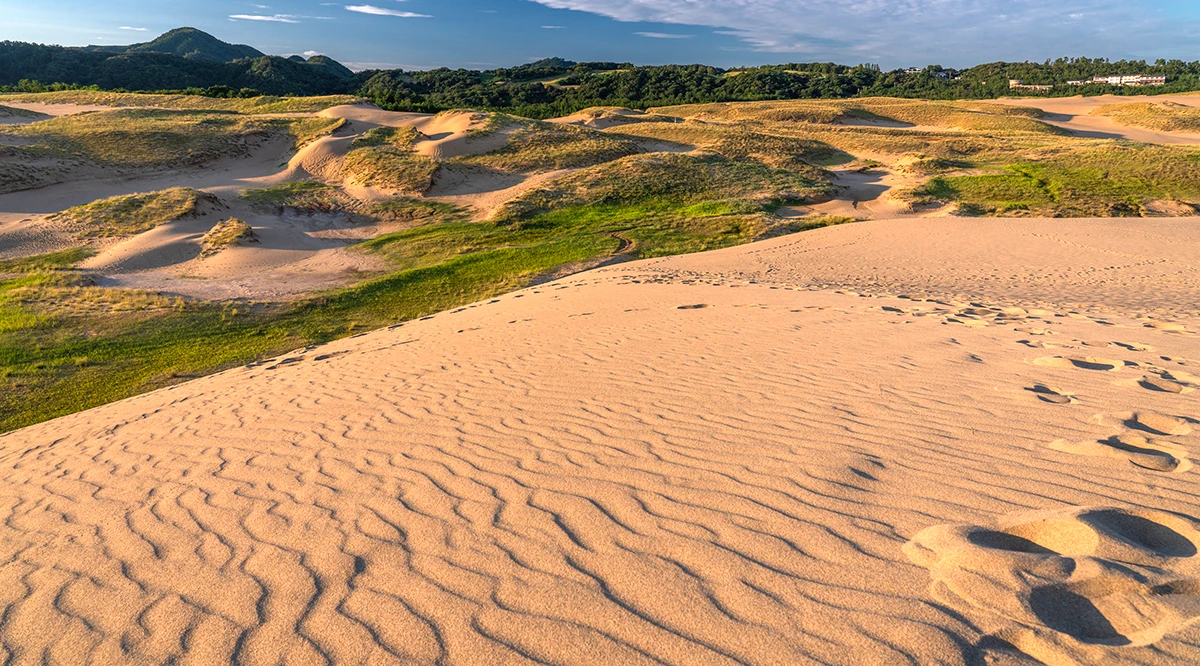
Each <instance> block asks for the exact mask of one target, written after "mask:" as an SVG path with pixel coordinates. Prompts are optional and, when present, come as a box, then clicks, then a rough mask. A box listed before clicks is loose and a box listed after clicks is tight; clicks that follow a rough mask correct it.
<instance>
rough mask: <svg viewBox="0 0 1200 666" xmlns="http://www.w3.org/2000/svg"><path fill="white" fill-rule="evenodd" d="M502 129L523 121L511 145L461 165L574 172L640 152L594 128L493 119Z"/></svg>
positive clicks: (633, 145) (630, 143)
mask: <svg viewBox="0 0 1200 666" xmlns="http://www.w3.org/2000/svg"><path fill="white" fill-rule="evenodd" d="M493 118H494V119H495V123H496V125H497V126H499V127H508V126H511V125H512V124H513V123H514V122H520V127H519V128H517V129H516V130H514V131H513V133H512V136H511V137H510V138H509V141H508V145H506V146H505V147H504V148H501V149H500V150H496V151H493V152H490V153H487V154H486V155H471V156H467V157H460V158H457V159H456V160H455V161H457V162H459V163H462V164H470V165H474V166H482V167H487V168H491V169H497V170H499V171H505V172H509V173H528V172H536V171H553V170H557V169H574V168H580V167H587V166H592V165H596V164H602V163H604V162H609V161H612V160H615V159H619V158H621V157H625V156H627V155H633V154H636V153H638V152H639V149H638V147H637V144H636V143H634V142H633V141H630V140H628V139H624V138H621V137H618V136H612V135H608V134H604V133H602V132H598V131H596V130H592V129H586V128H582V127H574V126H571V125H555V124H552V123H544V122H538V121H528V120H526V121H517V120H516V119H508V120H506V117H504V116H493Z"/></svg>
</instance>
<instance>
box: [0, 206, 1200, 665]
mask: <svg viewBox="0 0 1200 666" xmlns="http://www.w3.org/2000/svg"><path fill="white" fill-rule="evenodd" d="M890 225H907V226H898V227H892V226H890ZM1014 225H1015V226H1014ZM899 238H903V239H905V240H903V242H901V241H900V240H898V239H899ZM1001 238H1006V239H1008V240H1007V242H1006V244H1004V245H1001V244H999V243H998V242H997V241H998V239H1001ZM1198 241H1200V232H1198V230H1197V229H1196V227H1195V225H1194V224H1191V225H1186V224H1184V223H1182V222H1179V221H1175V220H1165V219H1156V220H1145V221H1141V222H1139V223H1138V224H1137V225H1129V224H1124V225H1122V224H1118V223H1112V224H1099V223H1098V222H1097V221H1094V220H1053V221H1042V222H1040V223H1039V222H1038V221H1036V220H1019V221H997V220H987V221H980V220H959V219H950V218H945V219H925V220H913V221H904V222H900V221H890V222H879V223H864V224H862V225H849V226H842V227H833V228H828V229H823V230H819V231H815V232H809V233H806V234H803V235H800V236H793V237H782V238H778V239H774V240H771V241H766V242H762V243H758V244H753V245H749V246H742V247H737V248H731V249H727V250H722V251H718V252H712V253H705V254H698V255H690V256H684V257H673V258H667V259H656V260H649V261H641V262H632V263H627V264H620V265H616V266H610V267H607V268H603V269H598V270H594V271H590V272H587V273H582V274H579V275H576V276H573V277H570V278H565V279H563V280H559V281H556V282H552V283H548V284H544V285H540V286H537V287H533V288H530V289H526V290H523V291H520V292H517V293H514V294H510V295H507V296H504V297H501V298H497V299H493V300H491V301H487V302H483V303H477V304H474V305H472V306H469V307H464V308H460V309H458V310H455V311H453V312H446V313H442V314H439V315H436V316H434V317H429V318H426V319H424V320H422V321H418V322H411V323H408V324H404V325H398V326H394V327H392V328H390V329H386V330H381V331H376V332H372V333H367V334H363V335H360V336H356V337H355V338H352V339H348V340H343V341H340V342H335V343H331V344H329V345H325V346H321V347H314V348H307V349H301V350H296V351H295V352H294V353H292V354H288V355H285V356H283V357H280V358H275V359H270V360H268V361H264V362H261V363H256V364H253V365H251V366H247V367H244V368H239V369H236V370H232V371H229V372H226V373H222V374H220V375H215V376H212V377H207V378H203V379H199V380H196V381H193V382H190V383H188V384H184V385H181V386H177V387H174V388H171V389H166V390H162V391H158V392H155V393H150V394H147V395H143V396H140V397H136V398H132V399H129V400H125V401H122V402H119V403H115V404H112V405H108V406H106V407H102V408H99V409H95V410H91V411H89V412H84V413H80V414H76V415H73V416H69V417H65V418H62V419H58V420H56V421H52V422H49V423H45V424H41V425H38V426H34V427H31V428H27V429H25V430H21V431H17V432H14V433H10V434H8V435H4V436H0V475H2V477H3V479H4V483H3V485H0V515H2V516H3V527H2V528H0V530H2V534H3V536H4V538H3V540H0V543H2V544H3V553H2V557H3V559H0V579H2V580H3V581H4V582H5V585H3V586H0V594H3V595H4V602H5V604H6V612H5V614H4V616H3V621H2V622H0V651H2V652H3V653H4V655H5V659H6V660H10V661H12V662H13V663H32V662H35V661H42V660H51V661H55V662H58V663H84V662H86V661H89V660H90V661H93V662H96V661H99V662H121V663H125V662H128V663H162V662H167V661H174V662H176V663H213V662H218V661H219V662H224V661H231V660H232V661H236V662H238V663H282V662H286V663H363V664H367V663H369V664H385V663H390V664H533V663H540V664H595V663H613V664H641V663H644V664H688V665H691V664H894V663H943V664H975V663H985V662H986V663H1000V664H1032V663H1036V661H1034V660H1040V661H1042V662H1043V663H1048V664H1076V663H1089V664H1090V663H1095V664H1100V663H1114V662H1117V661H1119V662H1120V663H1131V664H1157V663H1161V664H1171V663H1189V662H1193V661H1195V660H1197V659H1200V629H1198V628H1197V624H1196V622H1195V618H1196V617H1198V616H1200V582H1198V581H1200V565H1198V562H1200V557H1198V556H1197V554H1196V551H1197V547H1198V546H1200V532H1197V529H1198V528H1200V523H1198V522H1197V517H1198V515H1200V511H1197V506H1196V496H1195V477H1194V473H1195V472H1194V471H1186V470H1180V469H1179V466H1178V465H1176V467H1175V468H1174V469H1167V466H1166V465H1157V466H1156V465H1152V464H1151V465H1148V464H1143V463H1145V462H1147V461H1148V460H1150V461H1153V460H1161V459H1160V458H1155V457H1154V456H1153V451H1152V450H1151V449H1153V447H1154V446H1157V449H1154V450H1160V452H1161V450H1169V455H1171V456H1172V457H1173V458H1174V459H1175V460H1176V461H1177V462H1179V461H1183V460H1191V459H1194V458H1195V457H1196V456H1197V455H1200V451H1198V450H1197V440H1196V435H1195V434H1194V433H1192V430H1200V409H1198V408H1197V404H1196V396H1197V393H1196V389H1198V388H1200V382H1197V374H1200V335H1198V334H1200V317H1198V316H1197V314H1196V313H1195V312H1190V311H1189V308H1187V307H1186V306H1185V304H1188V303H1190V304H1194V303H1195V302H1196V300H1195V299H1194V297H1193V290H1194V289H1195V288H1196V287H1195V285H1196V281H1195V280H1194V274H1193V273H1192V272H1189V270H1188V266H1189V263H1188V262H1187V261H1185V259H1184V258H1183V257H1184V255H1185V254H1186V253H1187V252H1188V248H1189V247H1191V246H1189V245H1187V244H1188V243H1191V244H1195V243H1196V242H1198ZM968 247H977V248H982V249H980V250H978V251H977V252H969V251H967V250H966V248H968ZM1114 248H1117V249H1119V252H1118V251H1117V250H1116V249H1114ZM1156 249H1157V251H1158V252H1159V253H1160V254H1161V255H1162V256H1163V259H1162V261H1160V262H1155V261H1146V260H1143V258H1142V254H1144V253H1150V252H1152V251H1155V250H1156ZM1172 252H1178V253H1179V256H1174V255H1172ZM1190 256H1193V257H1194V256H1195V255H1194V254H1193V255H1190ZM1022 257H1032V258H1033V259H1032V260H1031V261H1033V262H1034V263H1036V264H1037V265H1045V266H1046V267H1047V268H1046V270H1043V271H1042V272H1041V273H1038V272H1037V271H1036V270H1035V267H1034V265H1033V264H1032V263H1026V261H1025V260H1023V259H1022ZM885 260H886V261H885ZM1191 270H1194V268H1193V269H1191ZM1106 271H1107V273H1106ZM1098 275H1108V276H1109V277H1106V278H1101V277H1097V276H1098ZM1151 285H1152V286H1153V287H1154V289H1153V290H1152V289H1151V288H1150V287H1151ZM1055 289H1058V290H1060V292H1061V295H1062V296H1063V299H1064V301H1069V302H1070V303H1071V304H1072V305H1063V304H1061V303H1059V304H1056V303H1049V302H1047V301H1049V300H1051V297H1052V296H1053V295H1054V294H1055V293H1058V292H1055V291H1054V290H1055ZM939 291H940V292H942V294H941V295H937V294H936V292H939ZM956 295H969V296H970V298H971V299H972V300H956V298H955V296H956ZM1088 302H1090V307H1088V308H1078V307H1077V304H1078V303H1088ZM1139 303H1140V304H1141V305H1144V306H1145V307H1144V308H1139V307H1138V305H1139ZM1135 310H1144V311H1142V312H1138V311H1135ZM1151 310H1153V311H1155V312H1156V314H1153V315H1151V314H1148V312H1149V311H1151ZM1046 357H1061V358H1066V359H1084V362H1082V363H1070V362H1068V363H1063V364H1057V363H1051V364H1046V363H1038V362H1037V360H1038V359H1042V358H1046ZM1089 358H1091V359H1107V361H1111V363H1108V362H1107V361H1106V362H1100V361H1087V360H1086V359H1089ZM1163 387H1166V388H1163ZM1167 389H1171V390H1167ZM1045 398H1051V399H1049V400H1047V399H1045ZM1138 437H1140V438H1142V439H1145V440H1146V441H1147V442H1151V441H1153V442H1158V443H1159V444H1155V445H1151V444H1147V445H1146V446H1145V447H1143V448H1146V451H1144V452H1142V453H1141V454H1139V453H1138V452H1136V451H1132V452H1131V451H1128V450H1126V451H1124V453H1125V454H1126V455H1124V456H1120V455H1091V454H1088V452H1087V451H1083V452H1081V451H1080V450H1063V447H1062V446H1060V445H1056V443H1061V442H1074V443H1085V442H1092V443H1095V444H1096V445H1097V446H1101V445H1104V444H1103V443H1105V442H1110V443H1124V445H1126V446H1135V445H1137V442H1136V439H1135V438H1138ZM1168 444H1169V446H1168ZM1138 446H1141V445H1138ZM1110 448H1112V447H1111V446H1110ZM1093 453H1094V452H1093ZM1139 456H1142V457H1139Z"/></svg>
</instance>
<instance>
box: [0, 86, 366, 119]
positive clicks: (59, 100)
mask: <svg viewBox="0 0 1200 666" xmlns="http://www.w3.org/2000/svg"><path fill="white" fill-rule="evenodd" d="M5 100H8V101H11V102H19V103H28V104H78V105H83V106H112V107H135V108H138V107H145V108H150V107H153V108H157V109H171V110H175V111H232V112H235V113H241V114H261V113H315V112H317V111H323V110H325V109H328V108H331V107H335V106H341V105H343V104H353V103H355V102H358V101H360V98H358V97H353V96H351V95H327V96H324V97H275V96H270V95H263V96H258V97H251V98H247V99H241V98H232V99H227V98H214V97H203V96H199V95H175V94H171V95H155V94H136V93H117V92H104V91H101V90H64V91H60V92H47V93H24V94H21V93H16V94H8V95H0V102H3V101H5Z"/></svg>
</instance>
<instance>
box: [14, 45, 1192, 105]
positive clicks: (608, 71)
mask: <svg viewBox="0 0 1200 666" xmlns="http://www.w3.org/2000/svg"><path fill="white" fill-rule="evenodd" d="M197 33H198V31H192V30H191V29H182V30H181V31H172V33H168V35H165V36H164V37H163V38H160V39H159V40H156V42H151V43H149V44H156V43H160V44H163V45H164V48H166V47H169V48H170V49H173V51H174V52H151V51H146V50H145V49H146V48H147V46H148V45H136V46H137V50H131V51H127V52H119V53H114V52H112V51H111V50H103V51H101V50H97V49H94V48H82V49H81V48H67V47H60V46H43V45H38V44H27V43H21V42H0V91H4V90H7V91H13V90H25V91H31V90H45V89H55V88H63V87H84V86H86V87H98V88H100V89H104V90H125V91H137V92H161V91H181V90H187V91H189V92H197V91H199V92H200V93H201V94H211V95H213V96H245V95H249V94H252V93H258V92H261V93H265V94H271V95H323V94H355V95H359V96H362V97H364V98H367V99H369V100H371V101H373V102H374V103H376V104H378V105H379V106H381V107H383V108H385V109H391V110H398V111H425V112H436V111H442V110H446V109H453V108H477V109H485V110H498V111H506V112H509V113H514V114H518V115H524V116H529V117H534V118H546V117H551V116H560V115H566V114H570V113H573V112H575V111H578V110H580V109H584V108H587V107H591V106H625V107H631V108H647V107H650V106H665V105H672V104H685V103H705V102H732V101H756V100H784V99H812V98H846V97H856V96H893V97H923V98H932V99H987V98H995V97H1000V96H1004V95H1008V94H1010V91H1009V87H1008V81H1009V79H1021V80H1023V81H1025V82H1026V83H1032V84H1050V85H1053V86H1054V88H1053V89H1052V90H1050V91H1047V92H1044V93H1040V94H1044V95H1050V96H1062V95H1078V94H1089V95H1092V94H1103V93H1113V94H1122V95H1136V94H1146V93H1161V92H1184V91H1194V90H1200V62H1184V61H1181V60H1159V61H1157V62H1153V63H1147V62H1144V61H1127V60H1121V61H1115V62H1114V61H1109V60H1106V59H1098V58H1097V59H1094V58H1062V59H1059V60H1053V61H1046V62H1040V63H1033V62H1020V63H1009V62H997V63H987V64H983V65H977V66H975V67H971V68H969V69H964V70H952V69H946V68H943V67H940V66H937V65H932V66H929V67H925V68H923V69H911V70H892V71H883V70H882V69H881V68H879V67H878V66H875V65H857V66H846V65H838V64H834V63H789V64H783V65H768V66H759V67H748V68H739V69H733V70H728V69H722V68H718V67H709V66H705V65H664V66H634V65H632V64H630V63H615V62H592V63H575V62H571V61H568V60H563V59H560V58H551V59H547V60H542V61H539V62H535V63H530V64H528V65H522V66H520V67H514V68H509V69H496V70H489V71H474V70H465V69H454V70H452V69H435V70H429V71H403V70H372V71H365V72H358V73H354V72H351V71H350V70H348V69H346V68H345V67H344V66H342V65H341V64H340V63H338V62H336V61H334V60H332V59H330V58H326V57H324V56H317V57H314V58H310V59H308V60H305V59H303V58H300V57H297V56H292V57H291V58H283V57H278V56H258V57H246V58H239V59H236V60H232V61H228V62H220V61H217V60H215V59H203V58H198V57H195V56H196V53H197V52H196V51H195V47H194V45H195V44H198V43H199V44H203V45H204V48H205V49H207V50H208V51H211V52H213V53H221V52H228V51H227V50H225V49H223V48H222V47H221V45H223V44H224V43H223V42H219V40H216V39H215V38H212V37H211V36H209V35H205V34H203V33H199V34H197ZM167 37H171V39H166V38H167ZM210 40H211V41H210ZM226 46H228V45H226ZM131 48H132V47H131ZM231 48H232V47H231ZM246 48H248V47H246ZM186 49H191V50H189V51H187V52H188V53H189V57H182V56H180V55H177V53H178V52H183V51H184V50H186ZM1112 74H1163V75H1166V76H1167V81H1168V83H1167V85H1166V86H1160V87H1155V88H1119V87H1112V86H1109V85H1106V84H1088V85H1085V86H1068V85H1066V82H1067V81H1069V80H1079V79H1090V78H1091V77H1093V76H1096V75H1112ZM1022 94H1028V93H1026V92H1024V91H1023V92H1022Z"/></svg>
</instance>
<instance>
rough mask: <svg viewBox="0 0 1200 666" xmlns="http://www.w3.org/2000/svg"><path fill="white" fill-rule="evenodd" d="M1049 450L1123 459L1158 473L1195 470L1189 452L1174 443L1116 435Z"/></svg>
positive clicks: (1053, 444)
mask: <svg viewBox="0 0 1200 666" xmlns="http://www.w3.org/2000/svg"><path fill="white" fill-rule="evenodd" d="M1050 448H1052V449H1054V450H1055V451H1062V452H1063V453H1071V454H1074V455H1080V456H1092V457H1096V458H1120V459H1123V460H1128V461H1129V463H1130V464H1132V465H1134V466H1135V467H1141V468H1142V469H1148V470H1151V471H1155V472H1167V473H1173V474H1183V473H1184V472H1187V471H1189V470H1191V469H1192V461H1191V460H1189V459H1188V457H1187V456H1188V454H1187V450H1186V449H1184V448H1183V447H1182V446H1180V445H1178V444H1176V443H1175V442H1168V441H1165V440H1158V439H1147V438H1145V437H1141V436H1139V435H1132V434H1123V435H1114V436H1112V437H1109V438H1108V439H1105V440H1100V441H1094V442H1068V441H1067V440H1065V439H1059V440H1055V441H1053V442H1051V443H1050Z"/></svg>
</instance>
